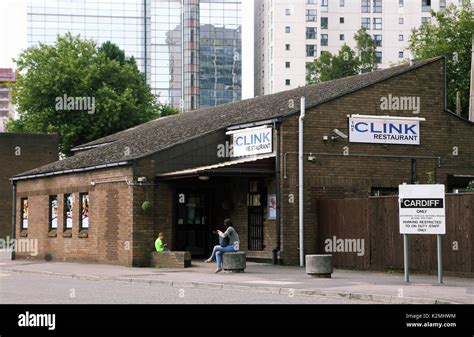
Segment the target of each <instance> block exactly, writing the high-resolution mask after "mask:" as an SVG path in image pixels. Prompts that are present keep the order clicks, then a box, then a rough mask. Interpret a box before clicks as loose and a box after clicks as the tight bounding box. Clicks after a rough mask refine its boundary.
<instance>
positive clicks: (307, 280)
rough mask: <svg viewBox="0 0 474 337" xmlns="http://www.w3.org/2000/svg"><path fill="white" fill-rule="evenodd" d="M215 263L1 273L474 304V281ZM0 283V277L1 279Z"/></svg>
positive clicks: (49, 265)
mask: <svg viewBox="0 0 474 337" xmlns="http://www.w3.org/2000/svg"><path fill="white" fill-rule="evenodd" d="M214 269H215V264H206V263H203V262H195V261H193V265H192V267H191V268H186V269H155V268H132V267H124V266H115V265H103V264H84V263H68V262H45V261H30V260H16V261H11V260H8V258H7V257H6V255H5V253H1V254H0V275H1V274H2V273H5V272H15V273H27V274H37V275H49V276H56V277H65V278H73V279H79V280H89V281H104V280H106V281H114V282H125V283H132V284H133V283H138V284H156V285H162V286H168V287H178V288H183V289H184V288H196V289H208V290H209V289H220V290H232V291H243V292H254V293H267V294H279V295H288V296H290V297H291V296H293V295H298V296H318V297H321V296H326V297H328V298H340V299H347V300H359V301H363V302H365V303H367V302H368V303H393V304H474V279H472V278H457V277H445V278H444V283H443V284H437V277H436V276H433V275H411V277H410V281H411V282H410V283H408V284H407V283H405V282H404V276H403V274H398V273H383V272H369V271H350V270H341V269H335V270H334V273H333V274H332V278H311V277H309V276H308V275H306V274H305V270H304V268H302V267H294V266H275V265H270V264H261V263H253V262H247V268H246V270H245V273H219V274H214ZM0 282H1V277H0Z"/></svg>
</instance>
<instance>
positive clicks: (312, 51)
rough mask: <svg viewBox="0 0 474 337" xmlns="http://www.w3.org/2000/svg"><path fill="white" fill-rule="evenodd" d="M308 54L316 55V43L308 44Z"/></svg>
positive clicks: (309, 55)
mask: <svg viewBox="0 0 474 337" xmlns="http://www.w3.org/2000/svg"><path fill="white" fill-rule="evenodd" d="M306 56H307V57H314V56H316V45H314V44H307V45H306Z"/></svg>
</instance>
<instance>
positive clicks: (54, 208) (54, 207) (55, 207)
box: [50, 197, 58, 229]
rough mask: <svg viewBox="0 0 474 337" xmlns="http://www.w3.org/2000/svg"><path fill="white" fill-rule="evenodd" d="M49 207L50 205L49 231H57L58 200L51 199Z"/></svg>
mask: <svg viewBox="0 0 474 337" xmlns="http://www.w3.org/2000/svg"><path fill="white" fill-rule="evenodd" d="M50 202H51V205H50V210H51V225H50V226H51V229H57V228H58V199H57V198H56V197H55V198H51V201H50Z"/></svg>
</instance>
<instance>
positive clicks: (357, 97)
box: [281, 60, 474, 264]
mask: <svg viewBox="0 0 474 337" xmlns="http://www.w3.org/2000/svg"><path fill="white" fill-rule="evenodd" d="M443 70H444V64H443V60H440V61H437V62H434V63H431V64H428V65H426V66H424V67H421V68H418V69H415V70H413V71H411V72H409V73H405V74H403V75H400V76H398V77H395V78H392V79H388V80H386V81H384V82H381V83H379V84H376V85H372V86H369V87H367V88H365V89H362V90H359V91H357V92H355V93H352V94H349V95H346V96H343V97H340V98H338V99H336V100H333V101H330V102H327V103H325V104H323V105H320V106H317V107H315V108H311V109H308V110H307V112H306V118H305V122H304V132H305V135H304V145H305V149H304V151H305V152H313V153H331V154H342V153H343V151H344V147H348V149H349V153H350V154H370V155H397V156H408V157H407V158H406V159H394V158H370V157H350V156H347V157H336V156H322V155H317V156H316V161H315V162H308V161H307V160H306V159H305V164H304V166H305V201H304V203H305V254H310V253H321V252H317V251H316V233H317V227H316V226H317V214H316V200H317V199H318V198H331V199H334V198H346V197H362V196H368V195H369V194H370V191H371V187H395V188H397V187H398V185H399V184H401V183H403V182H407V183H410V182H411V157H410V156H441V157H442V167H441V168H438V167H437V161H436V160H433V159H417V160H416V168H417V177H416V180H417V181H419V182H421V183H426V181H427V177H428V176H427V172H436V181H437V182H439V183H446V179H447V175H448V174H454V173H457V174H474V137H473V134H474V126H473V125H472V123H469V122H467V121H465V120H461V119H460V118H458V117H456V116H453V115H452V114H450V113H449V112H446V111H444V108H443V107H444V73H443ZM388 94H392V95H393V96H419V97H420V98H421V112H420V114H418V115H413V114H412V113H409V112H401V111H381V110H380V98H381V97H383V96H387V95H388ZM295 99H299V97H295ZM349 114H362V115H390V116H403V117H424V118H426V121H424V122H421V145H419V146H408V145H382V144H358V143H349V142H348V141H347V140H344V139H337V140H335V141H332V140H328V141H323V139H322V138H323V136H324V135H327V136H329V137H331V136H332V135H333V134H332V130H333V129H335V128H337V129H339V130H341V131H342V132H344V133H346V134H348V119H347V115H349ZM298 117H299V116H298V115H291V116H288V117H286V118H285V119H284V121H283V125H282V142H283V143H282V160H281V163H282V167H281V170H282V176H283V175H284V170H283V161H284V158H283V154H284V153H285V152H297V151H298ZM454 146H457V147H458V150H459V155H458V156H453V155H452V153H453V147H454ZM461 166H462V167H461ZM290 193H292V194H294V196H295V203H294V204H289V203H288V201H287V200H288V195H289V194H290ZM298 254H299V253H298V156H297V155H296V154H288V155H287V179H283V180H282V252H281V257H282V258H283V260H284V262H285V263H290V264H295V263H298V261H299V258H298Z"/></svg>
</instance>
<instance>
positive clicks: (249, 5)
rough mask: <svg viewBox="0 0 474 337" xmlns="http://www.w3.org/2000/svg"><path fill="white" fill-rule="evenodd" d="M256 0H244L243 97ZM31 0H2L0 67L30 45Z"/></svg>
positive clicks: (249, 84) (249, 82)
mask: <svg viewBox="0 0 474 337" xmlns="http://www.w3.org/2000/svg"><path fill="white" fill-rule="evenodd" d="M253 2H254V0H243V1H242V12H243V13H242V26H243V28H242V43H243V46H242V83H243V87H242V98H244V99H245V98H251V97H253V72H254V71H253V70H254V65H253V48H254V46H253V39H254V38H253ZM27 3H28V0H0V14H1V18H2V19H1V20H0V68H16V66H15V63H14V62H13V61H12V58H15V57H17V56H18V54H20V52H21V51H22V50H23V49H25V48H26V47H27V34H26V32H27V30H26V27H27V20H26V6H27Z"/></svg>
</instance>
